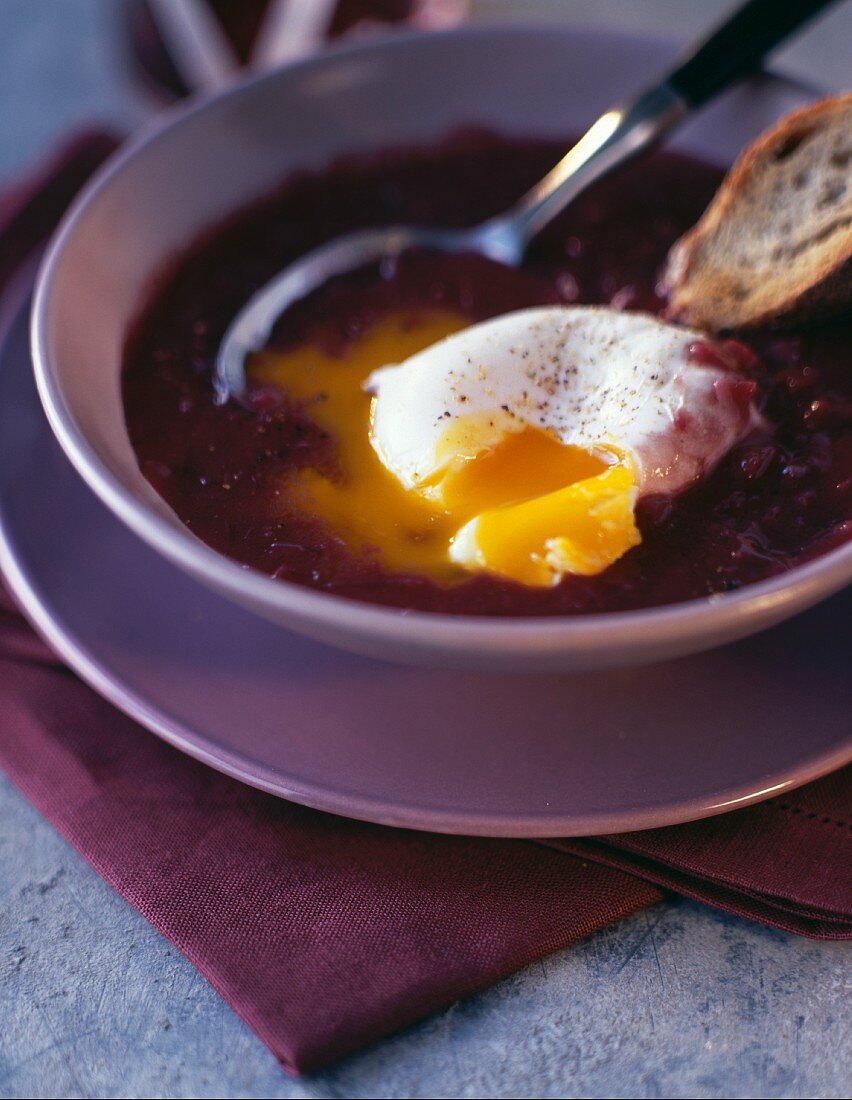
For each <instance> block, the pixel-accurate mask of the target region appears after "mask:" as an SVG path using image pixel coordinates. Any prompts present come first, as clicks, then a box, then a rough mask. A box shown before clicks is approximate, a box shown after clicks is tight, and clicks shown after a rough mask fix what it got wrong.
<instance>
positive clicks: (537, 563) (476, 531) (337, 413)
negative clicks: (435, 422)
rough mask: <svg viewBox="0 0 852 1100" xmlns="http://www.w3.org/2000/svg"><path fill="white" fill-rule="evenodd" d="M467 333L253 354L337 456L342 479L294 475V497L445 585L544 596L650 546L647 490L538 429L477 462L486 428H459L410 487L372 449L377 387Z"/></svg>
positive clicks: (433, 319) (416, 322)
mask: <svg viewBox="0 0 852 1100" xmlns="http://www.w3.org/2000/svg"><path fill="white" fill-rule="evenodd" d="M467 324H468V322H467V319H466V318H464V317H462V316H460V315H457V314H453V313H430V314H425V315H423V316H419V317H410V316H405V315H398V316H397V315H395V316H392V317H389V318H386V319H385V320H384V321H382V322H380V323H378V324H377V325H375V326H374V327H373V328H371V329H370V330H369V331H367V332H366V333H364V335H362V336H361V337H359V338H358V339H356V340H354V341H352V342H351V343H350V344H349V345H348V346H347V348H346V349H345V351H344V353H343V354H342V355H340V356H338V355H334V354H331V353H329V352H327V351H325V350H323V349H322V348H320V347H318V346H315V345H304V346H300V347H297V348H294V349H292V350H287V351H283V352H279V351H274V350H267V351H263V352H261V353H259V354H257V355H256V356H254V357H253V359H252V362H251V363H250V375H251V378H252V380H253V381H254V382H257V383H266V384H272V385H275V386H277V387H279V388H280V389H282V390H283V391H284V392H286V393H287V394H288V396H289V398H290V400H292V401H293V402H296V403H298V404H301V405H303V407H304V408H305V411H306V412H307V414H308V416H310V418H311V420H313V421H314V423H316V424H317V425H318V427H320V428H322V429H323V430H324V431H327V432H328V433H329V435H330V437H331V438H332V440H333V441H334V444H335V449H336V456H337V467H338V470H337V472H336V473H335V474H334V475H331V476H329V475H328V474H326V473H324V472H320V471H319V470H316V469H312V468H304V469H300V470H297V471H294V472H292V473H290V474H289V475H288V479H289V480H288V485H287V487H286V488H287V492H286V496H287V497H288V498H289V499H291V500H292V499H294V500H295V501H296V502H297V503H298V506H299V507H300V508H301V509H304V510H306V511H307V512H308V513H309V514H311V515H313V516H315V517H316V518H317V520H318V521H319V522H320V523H321V524H322V525H323V527H325V528H326V529H327V530H329V531H330V532H331V533H333V534H334V535H336V536H337V537H339V538H340V539H342V540H343V541H344V542H345V543H346V544H347V545H348V546H349V547H350V548H351V549H352V550H353V551H354V552H356V553H358V552H368V553H377V554H378V556H379V560H380V561H381V562H382V563H383V564H384V565H385V566H386V567H388V568H391V569H397V570H402V571H406V572H415V573H425V574H427V575H429V576H431V577H433V578H435V579H436V580H439V581H444V582H447V583H449V582H452V581H458V580H461V579H463V578H464V577H466V576H469V575H470V571H471V570H479V569H481V570H486V571H489V572H492V573H497V574H500V575H502V576H504V577H507V578H510V579H512V580H515V581H518V582H520V583H522V584H527V585H534V586H549V585H552V584H555V583H558V581H559V580H560V579H561V577H562V576H563V575H564V574H565V573H581V574H593V573H598V572H601V571H602V570H603V569H605V568H606V567H607V566H608V565H610V564H612V562H614V561H615V560H616V559H618V558H619V557H621V556H622V554H624V553H625V552H626V551H627V550H629V549H630V547H631V546H635V545H636V544H637V543H638V542H639V541H640V536H639V533H638V530H637V528H636V524H635V521H634V514H633V512H634V505H635V502H636V494H637V488H636V479H635V477H634V474H633V471H632V469H631V467H630V463H629V462H628V461H627V460H626V459H625V458H624V457H623V456H621V455H619V454H618V453H617V452H615V451H607V450H605V449H602V450H601V452H600V453H599V454H590V453H589V452H587V451H585V450H582V449H580V448H577V447H572V446H568V445H565V444H564V443H562V442H561V441H560V440H558V439H557V438H556V437H555V436H553V435H551V434H550V433H548V432H545V431H542V430H539V429H537V428H532V427H523V428H521V430H519V431H514V432H509V433H507V434H506V435H504V436H503V438H502V439H501V440H500V442H499V443H497V445H496V446H492V447H491V448H490V449H488V450H485V451H483V450H477V449H476V447H475V446H473V447H471V445H470V442H469V441H470V440H471V439H472V438H475V435H476V431H475V424H472V423H471V422H470V421H469V420H465V419H464V418H457V419H455V420H452V421H451V422H450V424H449V427H448V428H447V430H446V431H445V432H444V434H443V435H442V437H441V439H440V443H439V447H438V452H437V453H436V467H435V472H434V473H433V475H432V476H431V477H429V478H427V479H426V480H425V481H424V482H422V483H421V484H419V485H418V486H417V487H416V488H415V489H407V488H406V487H405V486H404V485H403V484H402V483H401V482H400V481H398V480H397V478H396V477H395V476H394V475H393V474H392V473H390V471H388V470H387V469H386V468H385V466H384V465H383V464H382V462H381V461H380V459H379V457H378V455H377V454H376V452H375V450H374V449H373V446H372V444H371V442H370V424H371V417H370V412H371V400H372V399H371V397H370V395H369V394H367V393H365V392H364V390H363V389H362V386H363V383H364V380H365V379H366V378H367V376H368V375H369V374H370V373H371V372H372V371H373V370H375V369H377V368H379V367H382V366H384V365H385V364H387V363H399V362H402V361H403V360H405V359H407V358H408V357H409V356H411V355H414V354H415V353H416V352H418V351H421V350H422V349H423V348H426V347H429V346H430V345H431V344H434V343H435V342H437V341H438V340H441V339H443V337H445V336H448V335H450V334H451V333H453V332H457V331H458V330H460V329H462V328H464V327H465V326H466V325H467ZM471 429H473V430H471ZM463 439H464V440H466V441H467V443H462V440H463Z"/></svg>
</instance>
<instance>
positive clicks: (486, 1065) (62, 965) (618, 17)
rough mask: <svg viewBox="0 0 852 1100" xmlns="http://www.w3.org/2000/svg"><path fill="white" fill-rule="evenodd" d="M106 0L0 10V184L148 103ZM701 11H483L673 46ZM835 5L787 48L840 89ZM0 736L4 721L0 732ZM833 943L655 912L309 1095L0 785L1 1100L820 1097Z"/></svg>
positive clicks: (837, 978) (843, 49)
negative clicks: (49, 150) (90, 125)
mask: <svg viewBox="0 0 852 1100" xmlns="http://www.w3.org/2000/svg"><path fill="white" fill-rule="evenodd" d="M118 5H119V0H0V182H2V179H3V178H5V177H8V176H10V175H11V174H12V173H14V172H15V171H16V170H18V169H19V168H20V167H22V166H23V165H25V164H26V163H27V162H28V161H29V160H31V159H32V158H33V157H34V156H35V155H37V154H38V153H39V152H40V151H42V150H43V149H45V148H46V147H48V146H49V144H50V142H51V141H53V140H54V139H55V138H56V137H57V136H59V135H61V134H63V133H65V132H67V130H68V129H69V127H71V126H73V125H74V124H76V123H79V122H81V121H91V120H92V119H95V118H97V119H101V120H112V121H114V122H118V123H121V124H124V125H129V124H132V122H133V121H134V119H137V118H139V117H141V115H142V113H143V111H144V110H145V109H146V108H145V105H144V104H143V103H142V102H141V101H140V100H139V98H138V97H137V95H136V93H135V92H134V89H133V88H132V86H131V85H130V83H129V82H128V80H127V77H126V75H125V73H124V72H123V69H122V63H121V57H120V52H119V48H118V46H117V40H116V16H117V14H118ZM726 6H727V5H726V4H725V3H724V2H720V0H702V2H700V3H699V2H694V3H693V2H691V0H648V2H645V3H641V4H640V3H633V4H625V3H623V2H621V0H619V2H615V0H537V2H530V3H527V4H522V5H519V4H518V3H517V2H515V3H513V4H510V3H509V2H508V0H480V2H479V3H477V4H475V11H476V14H477V16H479V17H485V18H502V17H504V16H506V15H507V14H508V13H510V11H511V13H513V14H517V12H518V10H519V8H520V9H521V10H523V12H524V14H527V15H531V16H537V15H545V16H548V17H554V16H558V17H562V18H567V19H575V20H577V21H579V22H585V23H590V22H597V23H604V24H614V23H618V24H621V25H627V26H629V27H631V28H635V29H643V28H647V29H648V30H650V31H654V32H659V31H661V30H662V31H666V32H668V33H670V34H674V35H679V36H683V37H686V36H688V35H689V34H692V33H694V32H695V31H696V30H697V29H698V28H699V27H700V26H701V25H702V24H703V23H706V22H707V21H709V20H710V19H711V18H712V17H713V16H714V15H715V14H716V13H717V10H718V11H719V12H721V11H722V10H724V8H725V7H726ZM850 8H852V5H849V4H847V5H845V9H844V7H841V9H838V10H837V11H836V12H835V13H834V14H833V15H831V16H830V17H829V18H828V19H827V20H826V21H825V22H824V23H823V24H822V25H821V26H819V27H817V28H816V29H815V30H814V31H812V32H811V33H809V34H808V35H807V36H806V37H805V38H804V39H803V40H802V41H801V42H800V43H799V44H797V45H796V46H795V47H793V48H792V49H790V50H788V51H787V52H786V54H785V58H784V60H785V63H786V64H788V65H789V66H790V67H791V68H793V69H795V70H797V71H798V72H799V73H801V74H802V75H813V74H819V76H820V78H821V79H822V80H823V81H827V82H832V83H835V84H838V85H840V84H847V85H848V83H849V76H850V73H849V71H848V59H849V56H850V44H852V18H850V16H852V11H850ZM0 721H2V716H0ZM850 986H852V966H850V953H849V949H848V947H847V946H846V945H843V944H831V943H812V942H808V941H806V940H802V939H797V938H795V937H792V936H788V935H783V934H781V933H778V932H773V931H770V930H767V929H765V928H761V927H759V926H757V925H753V924H749V923H747V922H745V921H742V920H738V919H735V918H733V917H728V916H725V915H722V914H720V913H717V912H714V911H712V910H710V909H707V908H704V907H702V906H699V905H695V904H692V903H688V902H684V901H671V902H666V903H664V904H660V905H658V906H656V907H654V908H652V909H650V910H647V911H645V912H643V913H640V914H638V915H636V916H634V917H633V918H631V919H629V920H626V921H623V922H622V923H621V924H620V925H618V926H617V927H614V928H611V929H608V930H607V931H605V932H603V933H601V934H599V935H597V936H595V937H593V938H591V939H590V940H588V941H587V942H585V943H583V944H581V945H579V946H577V947H574V948H572V949H569V950H567V951H563V952H561V953H559V954H557V955H554V956H552V957H550V958H548V959H546V960H544V961H542V962H541V963H538V964H536V965H534V966H532V967H529V968H528V969H526V970H524V971H522V972H521V973H519V974H517V975H515V976H514V977H512V978H510V979H508V980H506V981H504V982H502V983H501V984H499V985H497V986H495V987H494V988H493V989H490V990H488V991H487V992H485V993H483V994H481V995H479V996H477V997H473V998H471V999H469V1000H467V1001H465V1002H463V1003H460V1004H456V1005H454V1006H453V1007H451V1008H450V1009H448V1010H447V1011H446V1012H443V1013H441V1014H439V1015H437V1016H434V1017H433V1018H431V1019H429V1020H427V1021H425V1022H424V1023H422V1024H420V1025H418V1026H416V1027H413V1028H410V1029H408V1030H407V1031H405V1032H404V1033H402V1034H400V1035H397V1036H395V1037H393V1038H391V1039H388V1040H386V1041H385V1042H383V1043H380V1044H378V1045H376V1046H375V1047H373V1048H372V1049H370V1050H368V1051H365V1052H364V1053H362V1054H360V1055H358V1056H356V1057H352V1058H350V1059H348V1060H347V1061H345V1062H343V1063H341V1064H339V1065H337V1066H335V1067H333V1068H332V1069H329V1070H327V1071H326V1072H324V1073H321V1074H319V1075H316V1076H314V1077H312V1078H309V1079H303V1080H300V1081H294V1080H292V1079H290V1078H288V1077H286V1076H285V1075H284V1074H283V1072H282V1071H281V1070H280V1068H279V1067H278V1065H277V1063H276V1062H275V1061H274V1059H273V1058H272V1056H271V1055H270V1054H269V1053H268V1051H267V1050H266V1049H265V1047H263V1045H262V1044H261V1043H260V1042H259V1041H258V1040H257V1039H256V1038H255V1037H254V1036H253V1035H252V1033H251V1032H250V1031H249V1030H248V1029H247V1028H246V1027H245V1026H244V1025H243V1024H242V1023H241V1022H240V1020H238V1019H237V1017H236V1016H235V1015H234V1014H233V1012H231V1010H230V1009H229V1008H228V1007H227V1006H226V1005H225V1004H224V1003H223V1002H222V1001H221V1000H220V998H219V997H218V996H217V995H216V994H215V993H214V992H213V991H212V989H211V988H210V987H209V986H208V985H207V984H206V983H205V981H204V980H203V979H202V978H201V977H200V976H199V975H198V973H197V972H196V971H195V970H194V969H193V967H192V966H191V965H190V964H189V963H188V962H187V961H186V960H184V959H183V958H182V957H181V956H180V955H178V954H177V953H176V952H175V951H174V950H173V949H172V948H171V947H170V945H169V944H168V943H167V942H166V941H165V940H163V939H162V937H160V936H159V935H158V934H157V933H156V932H154V931H153V929H152V928H151V927H150V926H149V925H148V924H147V923H146V922H145V921H144V920H143V919H142V917H140V916H139V914H138V913H136V912H135V911H134V910H133V909H131V908H130V907H129V906H128V905H127V904H126V903H125V902H123V901H122V900H121V899H120V898H119V897H118V896H117V895H116V894H115V893H113V891H112V890H111V889H110V888H109V887H108V886H107V885H106V884H105V883H104V882H103V881H102V880H101V879H100V878H98V876H97V875H96V874H95V873H94V872H93V871H92V870H91V869H90V868H89V867H88V866H87V865H86V864H85V863H83V861H82V860H81V859H80V858H79V857H78V856H77V855H76V854H75V853H74V852H73V851H71V850H70V849H69V848H68V846H67V845H66V844H65V843H64V842H63V841H62V840H61V839H60V838H59V837H58V836H57V835H56V834H55V833H54V832H53V830H52V829H51V828H50V826H49V825H47V824H46V823H45V822H44V821H43V820H42V819H41V818H40V817H39V816H38V814H37V813H36V812H35V811H34V810H33V809H32V808H31V807H30V806H29V805H28V803H27V802H25V800H24V799H23V798H22V797H21V796H20V795H19V794H18V793H17V792H16V791H15V790H14V789H13V788H12V787H11V786H10V785H9V784H8V783H7V782H6V781H5V780H3V779H2V777H0V1095H2V1096H9V1097H13V1096H39V1097H41V1096H44V1097H49V1096H74V1097H76V1096H92V1097H96V1096H97V1097H99V1096H174V1097H184V1096H227V1097H230V1096H249V1097H255V1096H257V1097H262V1096H281V1097H336V1096H348V1097H358V1096H376V1097H378V1096H381V1097H385V1096H388V1097H420V1096H435V1097H445V1096H446V1097H459V1096H493V1097H503V1096H506V1097H508V1096H520V1097H527V1096H548V1097H574V1096H587V1097H596V1096H612V1097H621V1096H625V1097H682V1096H683V1097H685V1096H700V1097H704V1096H713V1097H716V1096H718V1097H740V1096H761V1097H775V1096H779V1097H782V1096H784V1097H786V1096H791V1097H835V1096H838V1097H839V1096H845V1095H848V1087H849V1083H850V1076H852V1023H850V1014H849V990H850Z"/></svg>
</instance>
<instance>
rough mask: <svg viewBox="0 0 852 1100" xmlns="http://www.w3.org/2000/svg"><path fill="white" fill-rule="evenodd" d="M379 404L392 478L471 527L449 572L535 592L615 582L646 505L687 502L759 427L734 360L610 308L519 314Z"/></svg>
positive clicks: (455, 339) (432, 364) (455, 544)
mask: <svg viewBox="0 0 852 1100" xmlns="http://www.w3.org/2000/svg"><path fill="white" fill-rule="evenodd" d="M365 389H366V391H367V392H368V393H369V394H370V395H371V396H372V399H373V400H372V410H371V427H370V440H371V443H372V446H373V448H374V450H375V453H376V455H377V456H378V458H379V460H380V461H381V463H382V464H383V465H384V467H385V468H386V469H387V470H388V471H389V472H390V473H391V474H392V475H393V476H394V477H395V478H396V479H397V481H398V482H399V483H400V485H401V486H402V487H403V488H404V489H405V490H406V491H407V492H409V493H413V494H418V495H420V496H422V497H423V498H424V499H427V500H429V501H431V502H433V503H434V504H435V506H436V507H439V508H441V509H444V510H446V511H447V512H449V513H450V514H456V515H460V516H464V515H465V514H467V515H468V516H469V518H466V519H465V522H464V523H462V524H460V525H459V527H458V529H457V531H456V532H455V533H454V535H453V536H452V538H451V541H450V545H449V547H448V554H449V557H450V559H451V560H452V561H454V562H456V563H457V564H458V565H460V566H462V567H464V568H465V569H467V570H478V569H485V570H489V571H491V572H496V573H500V574H503V575H504V576H508V577H512V578H513V579H515V580H518V581H521V582H522V583H525V584H531V585H552V584H556V583H558V582H559V581H560V580H561V579H562V577H563V576H564V575H565V574H566V573H579V574H587V575H588V574H594V573H598V572H601V571H602V570H603V569H605V568H606V567H607V566H608V565H610V564H611V563H612V562H613V561H615V560H616V559H617V558H619V557H621V556H622V555H623V554H624V553H626V551H627V550H629V549H630V548H631V547H632V546H635V545H636V544H637V543H638V542H640V541H641V537H640V534H639V531H638V528H637V527H636V523H635V519H634V512H635V506H636V502H637V500H638V499H639V498H640V497H641V496H644V495H646V494H651V493H667V494H676V493H678V492H680V491H682V490H683V489H685V488H686V487H687V486H688V485H690V484H692V483H694V482H695V481H697V480H698V479H699V478H700V477H702V476H704V475H705V474H707V473H709V472H710V471H711V470H712V469H713V467H714V466H715V465H716V464H717V463H718V462H719V461H720V459H721V458H722V457H723V456H724V455H725V454H726V453H727V452H728V451H729V450H730V449H731V447H733V446H734V445H735V444H736V443H737V442H738V441H739V440H740V439H742V438H743V437H744V436H745V435H746V434H747V433H748V432H749V431H750V430H751V429H752V428H753V427H755V426H756V424H757V423H758V422H759V414H758V413H757V412H756V410H755V408H754V406H753V404H752V397H753V394H754V384H753V383H752V382H749V381H748V380H746V379H745V378H743V377H742V376H740V375H738V374H736V373H735V372H734V371H732V370H731V369H730V367H729V366H728V365H727V364H726V362H725V354H724V349H723V348H722V346H721V345H715V346H714V344H713V343H712V342H711V341H709V340H708V338H707V337H705V336H704V335H703V334H702V333H700V332H697V331H695V330H690V329H683V328H678V327H676V326H674V325H669V324H666V323H664V322H662V321H659V320H657V319H656V318H655V317H652V316H650V315H646V314H641V313H626V312H620V311H616V310H613V309H608V308H605V307H600V308H598V307H546V308H539V309H525V310H520V311H517V312H513V313H508V314H505V315H503V316H501V317H498V318H496V319H494V320H492V321H486V322H484V323H482V324H478V325H474V326H472V327H470V328H467V329H465V330H463V331H461V332H459V333H456V334H454V335H452V336H450V337H448V338H446V339H444V340H442V341H439V342H438V343H436V344H434V345H432V346H430V347H428V348H426V349H425V350H423V351H421V352H419V353H418V354H416V355H414V356H412V357H410V358H408V359H407V360H406V361H405V362H403V363H400V364H399V365H395V366H385V367H383V368H382V369H380V370H377V371H374V372H373V373H372V374H371V375H370V376H369V378H368V379H367V381H366V383H365ZM471 513H473V514H471Z"/></svg>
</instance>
